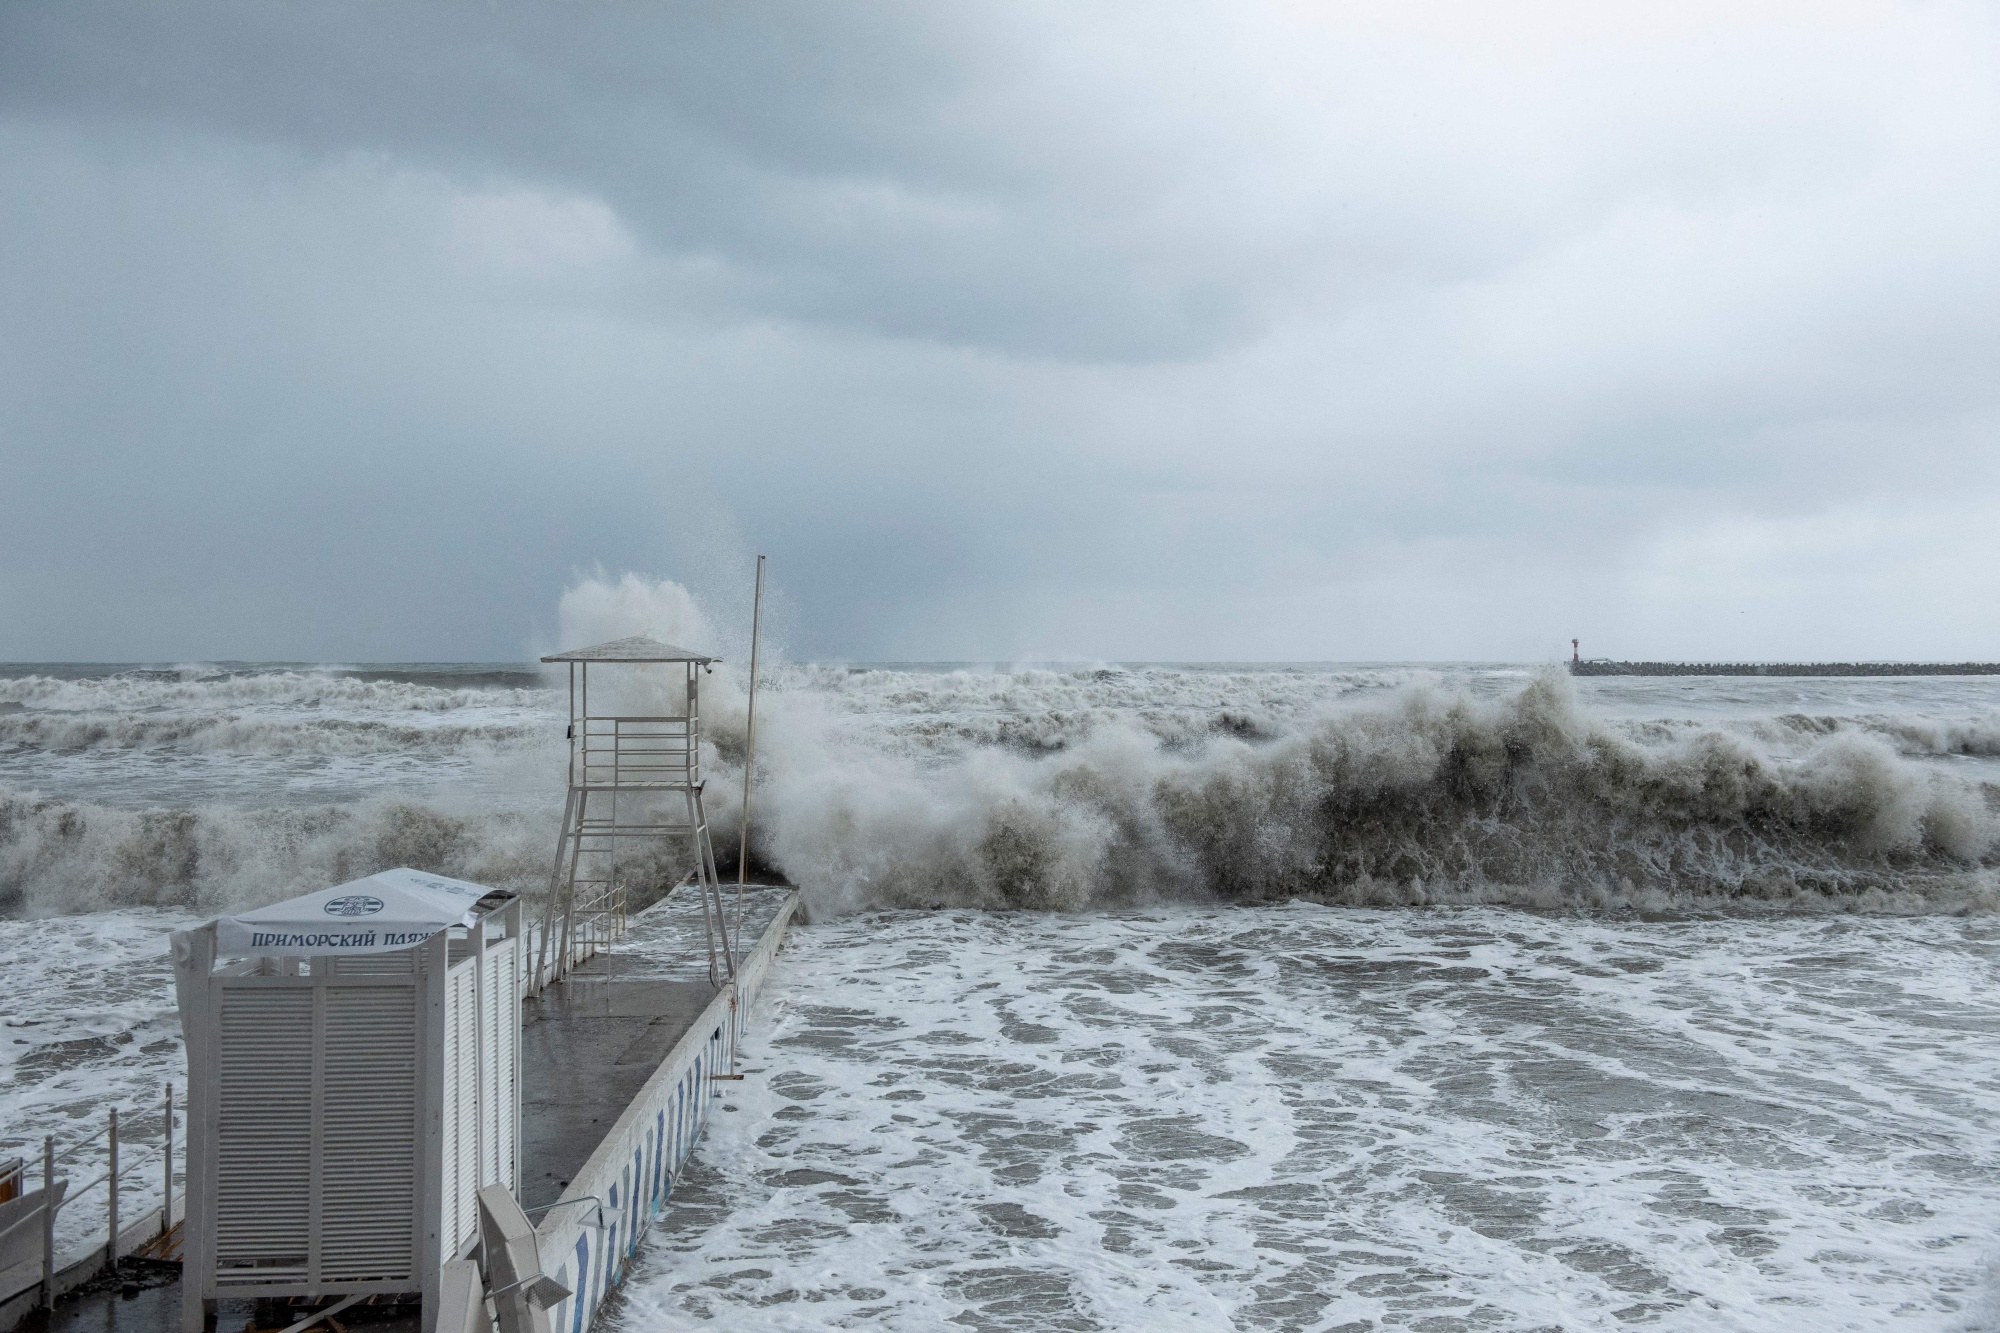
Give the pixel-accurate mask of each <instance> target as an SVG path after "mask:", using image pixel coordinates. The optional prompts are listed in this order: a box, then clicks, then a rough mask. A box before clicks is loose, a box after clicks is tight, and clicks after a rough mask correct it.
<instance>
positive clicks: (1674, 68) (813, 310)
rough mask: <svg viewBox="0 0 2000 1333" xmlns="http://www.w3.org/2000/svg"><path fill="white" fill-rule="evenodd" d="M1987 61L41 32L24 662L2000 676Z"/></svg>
mask: <svg viewBox="0 0 2000 1333" xmlns="http://www.w3.org/2000/svg"><path fill="white" fill-rule="evenodd" d="M1996 69H2000V40H1996V32H1995V25H1994V23H1993V21H1992V19H1991V16H1990V15H1989V14H1988V13H1986V12H1985V11H1983V10H1981V9H1978V8H1973V7H1955V6H1950V5H1941V6H1926V7H1921V8H1904V7H1898V6H1894V5H1886V4H1884V5H1877V4H1873V3H1860V2H1859V0H1856V2H1854V3H1826V4H1812V5H1806V4H1798V5H1793V4H1791V3H1789V2H1788V0H1770V3H1766V4H1763V5H1755V6H1742V5H1719V4H1717V5H1709V4H1706V3H1701V2H1699V0H1694V2H1691V3H1690V4H1687V5H1682V6H1675V7H1671V8H1667V7H1660V8H1656V9H1647V10H1643V11H1642V10H1617V11H1612V10H1607V9H1604V8H1602V7H1598V6H1591V5H1585V4H1575V5H1568V6H1525V5H1524V6H1518V7H1509V6H1491V5H1473V4H1463V5H1430V6H1408V5H1390V4H1379V5H1378V4H1374V3H1372V2H1364V0H1352V2H1350V3H1341V4H1334V5H1325V6H1311V5H1287V4H1271V5H1256V4H1252V5H1241V4H1194V3H1189V4H1169V5H1164V6H1163V5H1140V6H1130V7H1122V6H1090V7H1077V6H1062V5H1049V6H1036V5H1026V6H992V7H983V6H982V7H973V6H915V5H911V6H901V7H895V6H886V5H805V4H801V5H791V6H785V5H776V6H757V7H743V6H723V5H711V6H681V7H672V6H659V5H646V6H641V5H636V4H574V5H554V4H546V5H541V4H538V5H510V4H500V5H493V6H487V7H483V8H475V7H472V6H445V5H407V4H405V5H388V4H383V5H364V4H313V5H304V4H301V5H274V4H255V5H251V4H244V5H199V4H196V5H177V6H162V5H105V4H89V3H77V4H62V5H54V4H50V5H33V4H25V5H14V6H10V7H7V8H6V9H4V10H0V179H4V180H5V182H6V185H5V188H4V190H0V655H6V656H12V657H40V656H63V657H73V656H98V657H103V656H113V657H129V656H144V657H153V656H170V657H172V656H178V657H203V656H208V657H212V656H221V655H240V656H303V657H357V656H366V657H378V658H379V657H408V656H438V657H496V656H512V655H515V654H517V653H519V652H521V651H523V650H524V648H525V647H526V646H527V645H528V644H530V643H539V642H543V639H544V638H545V636H546V634H547V633H549V632H552V625H551V623H550V620H551V617H552V614H553V607H554V605H555V602H556V595H557V593H558V592H559V591H560V589H561V587H562V585H563V583H564V582H565V580H566V579H567V578H569V577H570V575H571V573H572V571H575V570H579V569H590V568H594V567H596V565H597V564H598V563H599V562H601V563H602V565H603V566H604V567H605V568H606V569H607V570H608V571H610V572H613V573H615V572H617V571H618V570H620V569H623V568H635V569H641V570H646V571H649V572H652V573H654V574H659V575H669V576H674V577H679V578H682V579H684V580H687V581H689V582H691V583H692V584H694V585H695V586H696V587H697V588H698V590H701V591H704V592H706V593H708V594H709V595H710V596H711V598H712V599H714V600H717V601H718V603H726V604H728V605H734V604H735V603H736V602H737V601H739V600H740V599H741V596H742V594H743V592H744V588H743V586H742V583H743V573H744V571H746V570H747V568H748V561H747V555H748V552H749V550H750V549H751V548H753V547H754V548H757V549H763V550H767V551H769V552H771V554H772V555H773V557H774V567H775V569H776V571H777V573H778V577H779V578H780V580H781V581H782V582H783V585H784V587H785V589H786V591H787V592H788V593H789V594H790V596H791V597H792V598H793V599H794V605H796V607H797V608H798V611H797V624H796V635H795V638H794V646H795V647H796V648H797V649H798V650H799V651H802V652H807V653H812V654H838V655H850V656H856V657H875V658H879V657H885V656H917V657H926V658H936V657H955V656H971V657H1005V656H1012V655H1034V654H1064V655H1086V656H1089V655H1103V656H1123V657H1151V658H1161V657H1201V658H1215V657H1228V656H1281V657H1315V658H1323V657H1338V656H1346V657H1367V658H1381V657H1404V656H1417V657H1424V656H1432V657H1435V656H1444V657H1462V656H1533V655H1539V654H1544V653H1547V652H1550V651H1552V650H1554V649H1555V648H1556V647H1558V646H1563V647H1566V640H1567V638H1568V636H1569V635H1570V634H1571V633H1582V634H1583V635H1584V636H1585V637H1586V638H1587V639H1589V640H1590V641H1591V646H1593V647H1596V648H1598V649H1600V650H1602V651H1613V652H1632V653H1659V654H1673V655H1689V654H1702V653H1711V654H1741V655H1786V654H1813V655H1833V654H1842V653H1847V654H1873V655H1883V654H1889V653H1894V654H1898V655H1926V654H1932V655H1939V656H1952V655H1983V656H1994V655H2000V617H1996V615H1995V613H1993V612H1992V611H1991V610H1990V609H1989V608H1990V607H1992V606H1993V605H1996V604H2000V602H1996V597H2000V573H1996V572H1995V571H2000V558H1996V557H2000V537H1996V536H1994V535H1993V534H1995V533H2000V450H1995V449H1994V448H1993V447H1992V444H1993V438H1994V433H1995V430H1996V428H2000V388H1996V386H1995V383H1994V381H1993V379H1992V376H1991V373H1990V367H1991V365H1992V364H1993V363H1994V361H1995V359H1996V357H2000V317H1996V316H1995V314H1994V311H1995V310H1996V309H2000V258H1996V252H1995V250H1994V248H1993V246H1992V245H1991V239H1990V238H1991V236H1992V234H1993V231H1994V228H1995V226H1996V224H2000V183H1996V181H1995V179H1994V178H1993V176H1992V173H1990V172H1988V171H1985V170H1984V169H1983V164H1984V163H1986V162H1988V161H1990V160H1992V158H1993V156H1994V154H1995V152H1996V151H2000V76H1996V74H1995V70H1996Z"/></svg>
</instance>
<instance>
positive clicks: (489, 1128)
mask: <svg viewBox="0 0 2000 1333" xmlns="http://www.w3.org/2000/svg"><path fill="white" fill-rule="evenodd" d="M518 952H519V941H518V940H514V939H511V938H510V939H504V940H500V941H498V942H496V943H495V944H494V945H493V947H491V948H490V949H488V950H487V951H486V1003H485V1005H484V1008H483V1011H482V1014H481V1019H482V1021H483V1022H484V1024H485V1028H486V1032H485V1037H486V1041H485V1069H484V1075H485V1078H484V1083H485V1086H484V1088H483V1094H484V1095H483V1096H482V1097H481V1098H480V1106H479V1118H480V1129H481V1134H480V1163H479V1183H480V1184H482V1185H505V1186H506V1187H507V1188H508V1189H510V1190H512V1189H514V1188H515V1186H516V1184H517V1182H516V1181H515V1179H514V1162H515V1156H516V1154H517V1153H518V1152H519V1151H520V1144H519V1138H520V1117H519V1116H518V1115H517V1114H516V1113H515V1107H516V1093H515V1081H516V1080H517V1079H518V1078H519V1077H520V1070H519V1067H518V1064H519V1060H520V1052H519V1049H518V1048H519V1043H520V1038H521V998H520V995H521V992H520V988H519V987H518V986H517V985H516V984H515V980H514V974H515V964H516V958H517V955H518Z"/></svg>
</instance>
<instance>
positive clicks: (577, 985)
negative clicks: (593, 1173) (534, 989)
mask: <svg viewBox="0 0 2000 1333" xmlns="http://www.w3.org/2000/svg"><path fill="white" fill-rule="evenodd" d="M652 966H653V964H652V963H651V962H650V960H647V959H644V958H641V957H636V956H634V955H632V954H621V953H611V954H603V955H600V956H599V957H597V958H594V959H592V960H591V961H590V962H589V964H587V965H586V966H584V967H582V968H580V969H578V970H577V971H576V972H573V973H571V974H570V976H569V977H568V978H567V979H566V980H564V981H562V982H560V983H559V984H557V985H554V986H551V987H549V989H548V990H547V991H545V992H544V993H543V994H542V995H541V996H539V997H537V998H535V999H531V1000H529V1001H528V1002H527V1003H526V1004H524V1005H523V1006H522V1014H521V1068H522V1070H523V1072H524V1074H525V1077H524V1079H523V1083H522V1087H521V1206H522V1207H523V1208H528V1209H536V1208H542V1207H544V1206H546V1205H548V1204H552V1203H554V1202H555V1201H556V1199H557V1198H558V1197H560V1196H561V1194H562V1191H563V1187H564V1186H566V1185H568V1184H569V1182H570V1179H571V1178H572V1177H573V1176H575V1175H576V1173H577V1172H578V1171H579V1170H581V1169H582V1167H583V1164H584V1163H585V1162H586V1161H588V1160H589V1158H590V1154H591V1153H592V1152H593V1151H595V1150H596V1148H597V1145H598V1144H599V1143H600V1142H601V1141H602V1140H603V1138H604V1135H605V1134H606V1133H607V1132H608V1131H609V1130H610V1128H611V1126H612V1125H613V1124H614V1123H615V1122H616V1121H617V1119H618V1115H619V1113H620V1112H622V1111H623V1110H624V1109H625V1108H626V1107H627V1106H628V1105H630V1104H631V1101H632V1098H633V1096H634V1095H636V1094H637V1093H638V1091H639V1089H640V1088H641V1087H642V1086H643V1085H644V1084H645V1082H646V1080H647V1079H648V1078H650V1077H652V1074H653V1071H654V1070H655V1069H657V1068H659V1065H660V1061H662V1060H664V1059H666V1057H667V1052H669V1051H671V1050H672V1049H673V1046H674V1043H675V1042H677V1041H679V1040H680V1038H681V1036H682V1034H683V1033H685V1032H686V1031H687V1030H688V1028H689V1027H690V1026H692V1025H693V1023H694V1021H695V1019H697V1018H699V1017H700V1016H701V1011H702V1010H703V1009H704V1008H706V1007H707V1006H708V1002H709V1001H710V1000H712V999H714V998H715V988H714V987H713V986H710V985H709V984H708V982H707V981H706V980H701V981H671V980H661V979H658V978H654V977H646V976H642V975H633V974H634V973H638V972H641V971H643V970H645V969H649V968H651V967H652Z"/></svg>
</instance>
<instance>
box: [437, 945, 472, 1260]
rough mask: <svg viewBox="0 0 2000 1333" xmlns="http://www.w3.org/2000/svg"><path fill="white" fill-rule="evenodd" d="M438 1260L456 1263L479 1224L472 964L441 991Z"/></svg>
mask: <svg viewBox="0 0 2000 1333" xmlns="http://www.w3.org/2000/svg"><path fill="white" fill-rule="evenodd" d="M444 1012H445V1020H444V1021H445V1036H444V1163H443V1166H444V1179H443V1181H442V1186H443V1190H444V1198H443V1200H442V1203H443V1208H442V1210H441V1212H442V1218H443V1243H442V1249H443V1257H444V1258H445V1259H446V1260H452V1259H456V1258H457V1257H458V1255H459V1252H460V1251H461V1250H462V1249H463V1248H464V1247H465V1245H466V1243H467V1242H469V1241H470V1240H471V1239H472V1236H473V1232H474V1230H475V1229H476V1228H477V1227H478V1225H479V1214H478V1210H477V1205H476V1202H475V1199H474V1194H475V1192H476V1191H477V1190H478V1188H479V1046H478V1042H479V976H478V969H477V968H476V966H475V965H474V963H473V960H471V959H469V958H468V959H467V960H466V961H465V962H462V963H460V964H459V965H458V966H457V967H454V968H453V969H452V970H451V975H450V977H449V979H448V980H447V982H446V986H445V1011H444Z"/></svg>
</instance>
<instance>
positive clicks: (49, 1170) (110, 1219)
mask: <svg viewBox="0 0 2000 1333" xmlns="http://www.w3.org/2000/svg"><path fill="white" fill-rule="evenodd" d="M118 1114H119V1113H118V1108H117V1107H116V1106H113V1107H111V1108H110V1109H109V1110H108V1111H107V1112H106V1115H105V1124H104V1128H102V1129H100V1130H98V1131H97V1132H96V1133H94V1134H90V1135H87V1136H86V1137H84V1138H81V1139H78V1140H77V1141H75V1142H74V1143H71V1144H70V1145H69V1146H68V1147H67V1148H65V1149H63V1150H62V1151H61V1152H58V1151H57V1150H56V1140H55V1136H54V1135H49V1136H47V1137H45V1138H44V1139H43V1140H42V1153H41V1157H42V1162H41V1168H42V1169H41V1176H42V1198H41V1203H40V1204H39V1205H38V1206H37V1207H35V1208H33V1209H31V1210H29V1211H28V1212H27V1213H26V1214H24V1215H23V1216H21V1217H18V1218H16V1219H15V1220H14V1221H13V1222H12V1223H10V1224H9V1225H8V1226H7V1228H6V1229H5V1230H0V1243H4V1242H5V1241H6V1240H7V1239H8V1238H9V1237H10V1236H13V1235H15V1234H17V1233H19V1232H20V1231H21V1230H23V1229H24V1228H26V1227H28V1226H31V1225H34V1226H39V1227H40V1228H41V1233H42V1235H41V1240H42V1244H41V1252H42V1273H41V1282H40V1287H41V1299H40V1301H39V1304H40V1305H41V1307H42V1308H43V1309H52V1308H54V1306H55V1300H56V1295H57V1291H56V1275H57V1273H58V1272H59V1271H62V1270H63V1269H65V1268H69V1267H74V1266H75V1264H76V1263H78V1262H82V1261H83V1260H87V1259H88V1258H89V1257H90V1256H91V1255H92V1254H93V1253H95V1251H96V1246H94V1245H90V1246H86V1247H85V1248H84V1250H83V1252H82V1254H81V1255H80V1256H79V1257H78V1258H77V1259H75V1260H72V1261H71V1263H70V1264H67V1265H65V1264H61V1263H59V1262H58V1261H57V1258H56V1221H57V1218H58V1216H59V1215H60V1214H61V1212H62V1210H63V1209H65V1208H67V1207H69V1206H70V1205H71V1204H74V1203H75V1202H77V1200H79V1199H81V1198H83V1197H84V1195H86V1194H89V1193H90V1192H91V1191H92V1190H95V1189H96V1188H97V1187H98V1186H99V1185H102V1186H104V1187H105V1190H104V1237H105V1243H104V1268H105V1269H106V1270H107V1271H112V1270H115V1269H116V1268H117V1266H118V1260H119V1259H120V1258H121V1257H122V1255H121V1253H120V1248H119V1247H120V1241H121V1238H122V1236H121V1231H122V1229H121V1227H120V1226H119V1203H120V1201H121V1196H122V1195H123V1194H124V1192H125V1191H126V1189H127V1187H128V1182H129V1181H131V1180H132V1179H133V1178H135V1177H136V1175H137V1174H138V1173H139V1172H140V1171H141V1170H143V1169H145V1168H146V1167H147V1166H148V1165H150V1164H151V1163H152V1161H153V1160H154V1159H157V1160H158V1164H159V1165H158V1169H159V1172H160V1177H159V1178H160V1191H161V1200H160V1226H159V1232H158V1235H156V1236H154V1237H151V1238H142V1239H141V1242H140V1244H141V1245H144V1244H146V1243H149V1242H157V1241H159V1240H161V1239H163V1238H165V1236H166V1235H167V1234H168V1233H169V1232H170V1231H172V1229H173V1213H174V1204H173V1199H174V1159H175V1156H176V1151H175V1150H176V1147H177V1146H178V1147H179V1148H180V1150H181V1152H180V1155H181V1156H182V1158H183V1160H184V1159H185V1152H186V1144H187V1135H186V1133H185V1131H184V1130H183V1131H182V1132H181V1133H180V1134H179V1135H178V1136H177V1135H176V1133H175V1131H176V1121H177V1120H178V1119H179V1118H180V1117H179V1116H177V1114H176V1111H175V1107H174V1085H173V1084H171V1083H169V1084H167V1086H166V1092H165V1097H164V1108H163V1112H162V1119H161V1123H162V1132H161V1137H160V1140H159V1142H158V1143H156V1144H153V1145H151V1146H150V1147H148V1148H146V1149H145V1150H144V1155H143V1156H142V1157H141V1158H140V1159H139V1160H137V1161H134V1162H124V1161H121V1159H120V1151H121V1149H122V1148H123V1147H125V1146H126V1145H125V1144H124V1143H123V1142H122V1140H121V1136H120V1133H119V1124H118ZM100 1142H102V1144H103V1145H104V1148H103V1153H104V1155H103V1158H102V1162H103V1168H104V1169H103V1170H102V1171H101V1172H100V1173H99V1174H98V1175H97V1176H95V1177H94V1178H92V1179H91V1181H90V1182H89V1183H88V1184H86V1185H84V1186H82V1187H81V1188H79V1189H76V1190H68V1189H67V1188H63V1189H58V1186H59V1185H62V1186H65V1187H66V1186H67V1183H68V1182H67V1180H66V1179H63V1178H60V1177H58V1176H57V1174H56V1170H57V1168H58V1167H60V1166H64V1165H72V1166H73V1165H75V1164H77V1163H78V1162H79V1161H80V1160H81V1154H83V1153H84V1151H85V1150H86V1149H89V1148H91V1147H93V1146H95V1145H96V1144H98V1143H100ZM7 1167H8V1169H7V1170H6V1172H5V1174H4V1175H0V1199H5V1198H8V1197H14V1198H19V1197H25V1196H26V1195H27V1193H28V1192H29V1191H28V1189H27V1185H28V1180H29V1177H28V1163H26V1162H22V1161H18V1160H17V1161H15V1162H11V1163H9V1164H7ZM8 1186H11V1187H12V1189H11V1190H9V1189H7V1188H5V1187H8ZM24 1289H25V1288H24ZM16 1294H18V1293H16V1292H0V1300H6V1299H8V1298H10V1297H11V1296H13V1295H16Z"/></svg>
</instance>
